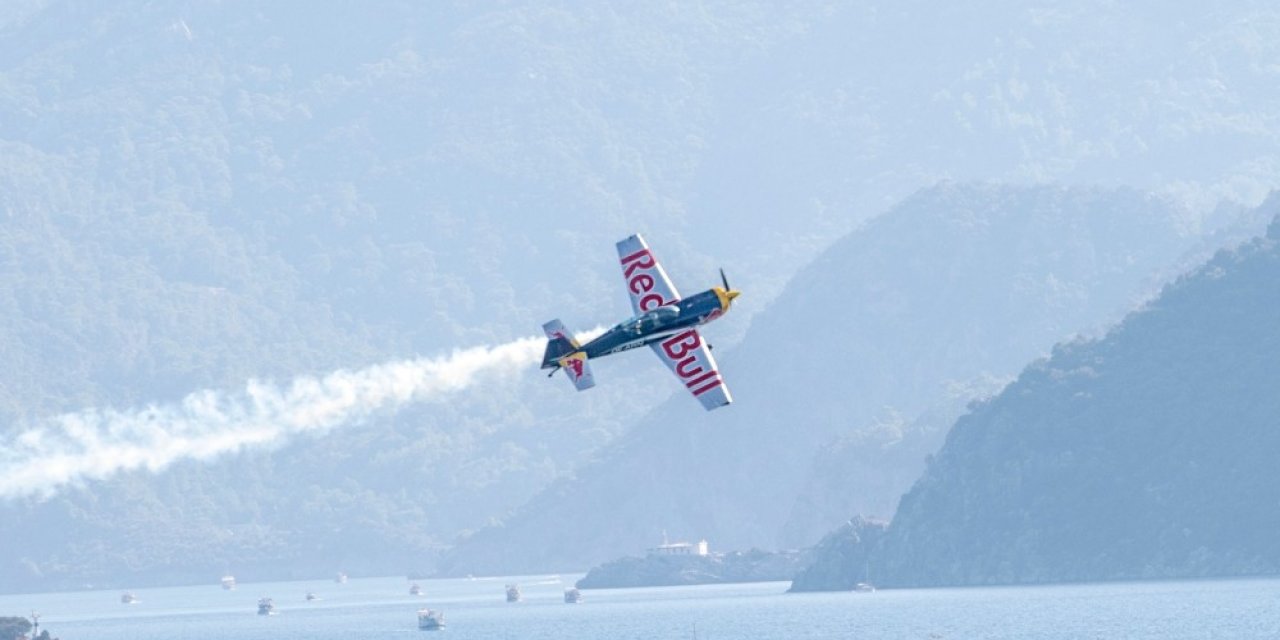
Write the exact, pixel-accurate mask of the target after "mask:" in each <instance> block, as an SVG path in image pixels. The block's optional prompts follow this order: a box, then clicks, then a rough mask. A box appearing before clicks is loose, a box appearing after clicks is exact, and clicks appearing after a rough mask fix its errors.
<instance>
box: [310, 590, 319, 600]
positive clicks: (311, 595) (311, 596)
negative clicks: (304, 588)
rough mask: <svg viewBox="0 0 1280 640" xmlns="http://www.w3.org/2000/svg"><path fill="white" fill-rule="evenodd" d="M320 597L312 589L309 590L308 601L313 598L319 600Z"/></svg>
mask: <svg viewBox="0 0 1280 640" xmlns="http://www.w3.org/2000/svg"><path fill="white" fill-rule="evenodd" d="M319 599H320V596H318V595H316V594H315V593H314V592H311V591H308V592H307V602H311V601H312V600H319Z"/></svg>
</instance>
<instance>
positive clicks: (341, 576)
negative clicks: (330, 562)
mask: <svg viewBox="0 0 1280 640" xmlns="http://www.w3.org/2000/svg"><path fill="white" fill-rule="evenodd" d="M333 581H334V582H336V583H338V584H346V583H347V574H346V573H343V572H341V571H339V572H338V575H336V576H334V577H333Z"/></svg>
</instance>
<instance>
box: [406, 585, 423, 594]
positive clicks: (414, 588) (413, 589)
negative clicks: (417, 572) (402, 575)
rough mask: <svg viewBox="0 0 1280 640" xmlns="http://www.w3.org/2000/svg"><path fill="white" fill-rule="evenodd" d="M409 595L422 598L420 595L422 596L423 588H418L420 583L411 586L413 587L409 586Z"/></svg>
mask: <svg viewBox="0 0 1280 640" xmlns="http://www.w3.org/2000/svg"><path fill="white" fill-rule="evenodd" d="M409 595H411V596H420V595H422V587H420V586H418V583H416V582H415V583H413V584H411V585H409Z"/></svg>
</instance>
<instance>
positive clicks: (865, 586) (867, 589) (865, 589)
mask: <svg viewBox="0 0 1280 640" xmlns="http://www.w3.org/2000/svg"><path fill="white" fill-rule="evenodd" d="M853 590H854V591H857V592H858V593H874V592H875V590H876V586H875V585H874V584H871V583H870V582H859V583H858V584H855V585H853Z"/></svg>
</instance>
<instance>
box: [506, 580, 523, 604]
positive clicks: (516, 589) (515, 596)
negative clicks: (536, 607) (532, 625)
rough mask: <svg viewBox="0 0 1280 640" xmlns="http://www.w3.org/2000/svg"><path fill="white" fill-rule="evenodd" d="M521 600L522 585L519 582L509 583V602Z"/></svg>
mask: <svg viewBox="0 0 1280 640" xmlns="http://www.w3.org/2000/svg"><path fill="white" fill-rule="evenodd" d="M520 600H521V596H520V585H518V584H509V585H507V602H520Z"/></svg>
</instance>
